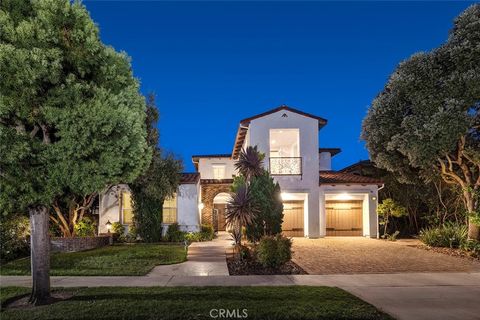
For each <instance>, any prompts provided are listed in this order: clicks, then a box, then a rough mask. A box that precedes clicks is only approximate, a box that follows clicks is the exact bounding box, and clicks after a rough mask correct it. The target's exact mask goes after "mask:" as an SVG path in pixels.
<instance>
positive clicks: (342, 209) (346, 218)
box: [326, 201, 363, 236]
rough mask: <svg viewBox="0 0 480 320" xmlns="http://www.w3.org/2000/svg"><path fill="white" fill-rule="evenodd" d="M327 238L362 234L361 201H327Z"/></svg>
mask: <svg viewBox="0 0 480 320" xmlns="http://www.w3.org/2000/svg"><path fill="white" fill-rule="evenodd" d="M326 214H327V236H361V235H362V234H363V222H362V216H363V209H362V201H327V203H326Z"/></svg>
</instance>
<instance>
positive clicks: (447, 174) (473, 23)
mask: <svg viewBox="0 0 480 320" xmlns="http://www.w3.org/2000/svg"><path fill="white" fill-rule="evenodd" d="M479 21H480V5H478V4H477V5H473V6H471V7H469V8H468V9H467V10H465V11H464V12H463V13H462V14H460V15H459V16H458V17H457V18H456V19H455V21H454V27H453V29H452V31H451V32H450V36H449V38H448V41H447V42H446V43H445V44H443V45H442V46H440V47H439V48H437V49H435V50H433V51H431V52H428V53H418V54H415V55H414V56H412V57H411V58H409V59H408V60H406V61H404V62H402V63H401V64H400V65H399V66H398V68H397V69H396V70H395V72H394V73H393V74H392V75H391V76H390V79H389V81H388V83H387V84H386V86H385V88H384V90H383V91H382V92H381V93H380V94H379V95H378V96H377V97H376V98H375V100H374V101H373V102H372V106H371V108H370V109H369V111H368V114H367V116H366V118H365V119H364V121H363V133H362V137H363V139H365V141H366V145H367V148H368V150H369V151H370V155H371V157H372V160H373V161H374V162H375V163H376V165H377V166H379V167H381V168H384V169H387V170H389V171H392V172H395V173H397V174H398V175H401V176H402V177H404V178H407V179H408V178H409V177H411V176H412V175H414V174H415V172H418V170H420V172H421V175H423V176H424V177H427V179H428V177H429V176H431V173H432V171H433V172H434V173H437V174H439V175H440V176H441V177H442V179H443V180H444V181H445V182H446V183H448V184H450V185H452V186H456V187H458V188H459V189H460V190H461V194H462V198H463V201H464V203H465V207H466V209H467V211H468V215H470V216H472V217H473V219H469V237H470V238H474V239H479V238H480V232H479V226H478V225H477V224H475V223H474V221H475V220H476V219H475V217H478V215H479V214H480V213H479V200H478V193H479V191H480V23H479ZM477 220H478V219H477Z"/></svg>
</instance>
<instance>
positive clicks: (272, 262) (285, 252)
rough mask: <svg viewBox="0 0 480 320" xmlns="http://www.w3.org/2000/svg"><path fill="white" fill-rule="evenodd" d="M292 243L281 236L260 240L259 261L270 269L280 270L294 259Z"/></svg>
mask: <svg viewBox="0 0 480 320" xmlns="http://www.w3.org/2000/svg"><path fill="white" fill-rule="evenodd" d="M291 249H292V241H291V240H290V239H289V238H286V237H283V236H281V235H277V236H275V237H273V236H266V237H263V238H262V239H260V243H259V244H258V247H257V259H258V261H259V262H260V263H261V264H262V265H263V266H264V267H268V268H273V269H278V268H279V267H281V266H282V265H284V264H285V263H287V262H288V261H290V259H291V258H292V250H291Z"/></svg>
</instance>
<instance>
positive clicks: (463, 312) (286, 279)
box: [0, 273, 480, 320]
mask: <svg viewBox="0 0 480 320" xmlns="http://www.w3.org/2000/svg"><path fill="white" fill-rule="evenodd" d="M0 285H1V286H26V287H29V286H31V278H30V277H29V276H2V277H0ZM51 285H52V287H102V286H112V287H115V286H127V287H133V286H140V287H151V286H162V287H169V286H292V285H303V286H332V287H339V288H342V289H344V290H346V291H348V292H350V293H352V294H354V295H356V296H358V297H359V298H361V299H363V300H365V301H367V302H369V303H371V304H372V305H374V306H375V307H377V308H379V309H381V310H383V311H385V312H387V313H389V314H390V315H392V316H393V317H395V318H396V319H400V320H403V319H405V320H417V319H418V320H423V319H436V320H441V319H462V320H470V319H471V320H474V319H480V303H479V300H478V299H479V297H480V273H397V274H356V275H288V276H285V275H283V276H281V275H278V276H209V277H204V276H183V275H163V276H162V275H150V276H144V277H51Z"/></svg>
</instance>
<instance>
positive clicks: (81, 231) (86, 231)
mask: <svg viewBox="0 0 480 320" xmlns="http://www.w3.org/2000/svg"><path fill="white" fill-rule="evenodd" d="M96 229H97V226H96V223H95V222H94V221H93V220H92V219H90V218H88V217H84V218H82V219H81V220H80V221H78V222H77V224H75V227H74V230H75V235H76V236H77V237H94V236H95V230H96Z"/></svg>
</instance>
